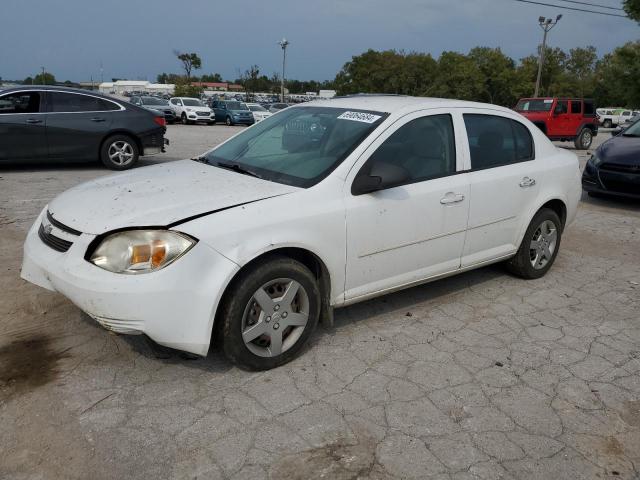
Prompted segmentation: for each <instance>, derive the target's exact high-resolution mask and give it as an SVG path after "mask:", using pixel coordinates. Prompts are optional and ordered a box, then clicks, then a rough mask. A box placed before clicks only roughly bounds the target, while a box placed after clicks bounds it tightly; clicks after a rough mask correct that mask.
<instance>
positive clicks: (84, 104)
mask: <svg viewBox="0 0 640 480" xmlns="http://www.w3.org/2000/svg"><path fill="white" fill-rule="evenodd" d="M118 109H119V107H118V105H116V104H115V103H113V102H109V101H107V100H103V99H101V98H98V97H93V96H91V95H82V94H77V93H68V92H49V111H50V112H53V113H78V112H104V111H109V110H118Z"/></svg>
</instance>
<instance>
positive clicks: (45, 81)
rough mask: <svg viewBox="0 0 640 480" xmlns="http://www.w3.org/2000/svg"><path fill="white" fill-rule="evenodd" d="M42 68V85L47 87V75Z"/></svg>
mask: <svg viewBox="0 0 640 480" xmlns="http://www.w3.org/2000/svg"><path fill="white" fill-rule="evenodd" d="M40 68H42V84H43V85H46V84H47V79H46V78H45V77H44V73H45V72H44V67H40Z"/></svg>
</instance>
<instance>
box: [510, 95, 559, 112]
mask: <svg viewBox="0 0 640 480" xmlns="http://www.w3.org/2000/svg"><path fill="white" fill-rule="evenodd" d="M552 105H553V100H551V99H544V98H529V99H525V100H520V101H519V102H518V105H516V110H517V111H518V112H549V111H550V110H551V106H552Z"/></svg>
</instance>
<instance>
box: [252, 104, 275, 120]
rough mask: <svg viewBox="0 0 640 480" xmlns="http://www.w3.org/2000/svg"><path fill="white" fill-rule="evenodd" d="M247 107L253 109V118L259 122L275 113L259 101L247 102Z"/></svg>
mask: <svg viewBox="0 0 640 480" xmlns="http://www.w3.org/2000/svg"><path fill="white" fill-rule="evenodd" d="M246 105H247V107H249V110H251V113H252V114H253V119H254V120H255V121H256V123H258V122H259V121H260V120H264V119H265V118H269V117H270V116H271V115H273V114H272V113H271V112H270V111H269V110H267V109H266V108H264V107H263V106H262V105H260V104H258V103H247V104H246Z"/></svg>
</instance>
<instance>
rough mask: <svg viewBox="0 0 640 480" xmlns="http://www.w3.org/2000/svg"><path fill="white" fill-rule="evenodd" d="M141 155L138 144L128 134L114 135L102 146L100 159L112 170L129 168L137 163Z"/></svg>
mask: <svg viewBox="0 0 640 480" xmlns="http://www.w3.org/2000/svg"><path fill="white" fill-rule="evenodd" d="M139 157H140V152H139V150H138V145H137V144H136V142H135V140H134V139H133V138H131V137H129V136H127V135H113V136H111V137H109V138H107V139H106V140H105V141H104V142H103V143H102V147H100V160H101V161H102V163H103V164H104V166H105V167H107V168H109V169H111V170H127V169H128V168H131V167H133V166H134V165H135V164H136V162H137V161H138V158H139Z"/></svg>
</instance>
